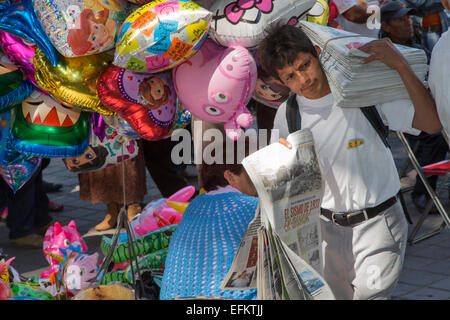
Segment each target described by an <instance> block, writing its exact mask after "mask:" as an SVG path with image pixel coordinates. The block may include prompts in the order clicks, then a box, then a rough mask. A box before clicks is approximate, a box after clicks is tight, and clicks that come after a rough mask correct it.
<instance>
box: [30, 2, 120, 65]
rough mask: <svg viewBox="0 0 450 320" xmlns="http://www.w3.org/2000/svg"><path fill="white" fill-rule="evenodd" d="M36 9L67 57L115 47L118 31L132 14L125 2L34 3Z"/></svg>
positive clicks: (50, 34)
mask: <svg viewBox="0 0 450 320" xmlns="http://www.w3.org/2000/svg"><path fill="white" fill-rule="evenodd" d="M34 8H35V11H36V13H37V15H38V17H39V20H40V22H41V24H42V26H43V28H44V29H45V32H46V33H47V35H48V37H49V38H50V39H51V41H52V43H53V44H54V46H55V47H56V49H57V50H58V51H59V52H60V53H61V54H62V55H63V56H65V57H76V56H83V55H90V54H96V53H99V52H103V51H107V50H109V49H112V48H114V45H115V39H116V36H117V32H118V30H119V28H120V26H121V25H122V23H123V21H124V20H125V18H126V17H127V15H128V14H129V11H128V10H129V7H128V5H127V2H126V1H123V0H80V1H67V0H56V1H52V2H49V1H46V0H35V1H34Z"/></svg>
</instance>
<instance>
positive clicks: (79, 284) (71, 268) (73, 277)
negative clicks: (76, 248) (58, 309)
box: [64, 252, 98, 295]
mask: <svg viewBox="0 0 450 320" xmlns="http://www.w3.org/2000/svg"><path fill="white" fill-rule="evenodd" d="M97 262H98V253H97V252H96V253H94V254H91V255H87V254H77V255H75V256H74V257H72V258H69V261H67V264H66V266H65V272H64V283H65V285H66V288H67V289H68V290H69V291H70V292H71V293H72V294H73V295H75V294H77V293H78V292H80V291H81V290H84V289H87V288H88V287H89V285H91V284H92V283H93V282H94V281H95V278H96V277H97V273H98V267H97Z"/></svg>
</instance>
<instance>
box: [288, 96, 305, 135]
mask: <svg viewBox="0 0 450 320" xmlns="http://www.w3.org/2000/svg"><path fill="white" fill-rule="evenodd" d="M286 120H287V124H288V130H289V133H293V132H295V131H298V130H300V129H301V126H302V119H301V117H300V110H298V103H297V95H296V94H293V95H291V96H290V97H289V98H288V99H287V101H286Z"/></svg>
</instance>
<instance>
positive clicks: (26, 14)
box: [0, 0, 58, 65]
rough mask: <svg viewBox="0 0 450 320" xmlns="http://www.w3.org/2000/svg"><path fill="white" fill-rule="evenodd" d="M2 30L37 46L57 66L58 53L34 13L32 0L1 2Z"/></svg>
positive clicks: (0, 18)
mask: <svg viewBox="0 0 450 320" xmlns="http://www.w3.org/2000/svg"><path fill="white" fill-rule="evenodd" d="M0 29H1V30H3V31H6V32H8V33H11V34H13V35H15V36H17V37H20V38H22V39H26V40H28V41H31V42H32V43H34V44H36V45H37V46H38V47H39V48H41V50H43V51H44V53H45V55H46V56H47V57H48V59H49V60H50V62H51V63H52V64H53V65H56V63H57V60H58V58H57V51H56V50H55V48H54V47H53V45H52V43H51V41H50V39H49V38H48V36H47V34H46V33H45V31H44V29H43V28H42V25H41V23H40V22H39V19H38V17H37V15H36V13H35V12H34V8H33V1H32V0H5V1H3V2H0Z"/></svg>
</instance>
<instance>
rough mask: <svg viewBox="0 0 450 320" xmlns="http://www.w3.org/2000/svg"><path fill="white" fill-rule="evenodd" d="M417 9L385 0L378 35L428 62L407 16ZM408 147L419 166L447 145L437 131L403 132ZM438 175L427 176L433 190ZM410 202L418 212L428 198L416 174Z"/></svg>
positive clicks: (438, 157) (440, 155)
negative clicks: (419, 52) (414, 51)
mask: <svg viewBox="0 0 450 320" xmlns="http://www.w3.org/2000/svg"><path fill="white" fill-rule="evenodd" d="M416 12H417V10H415V9H412V8H406V7H405V6H404V5H402V4H401V3H400V2H398V1H391V2H388V3H385V4H384V5H383V6H382V7H381V30H380V37H388V38H389V39H391V40H392V42H393V43H397V44H401V45H405V46H409V47H415V48H418V49H423V50H424V51H425V53H427V57H428V61H429V60H430V57H431V52H430V51H428V50H426V48H424V47H423V46H422V44H420V43H416V42H414V31H413V27H412V21H411V18H410V15H412V14H416ZM406 137H407V139H408V142H409V144H410V145H411V148H413V149H414V147H415V146H416V144H418V145H417V150H416V151H415V155H416V158H417V161H419V164H420V165H421V166H424V165H428V164H432V163H436V162H439V161H442V160H445V157H446V155H447V151H448V145H447V142H446V141H445V139H444V137H443V136H442V134H441V133H435V134H428V133H426V132H423V131H422V132H421V133H420V135H418V136H414V135H406ZM437 178H438V176H431V177H428V182H429V183H430V185H431V187H432V188H433V189H436V184H437ZM411 197H412V200H413V203H414V205H415V206H416V207H417V209H419V210H420V211H423V210H424V209H425V206H426V204H427V202H428V201H429V200H430V195H429V194H428V192H427V190H426V188H425V185H424V184H423V182H422V180H421V179H420V178H419V177H418V176H417V177H416V183H415V185H414V189H413V191H412V193H411ZM431 212H432V213H437V212H438V211H437V208H436V207H435V206H433V207H432V210H431Z"/></svg>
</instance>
